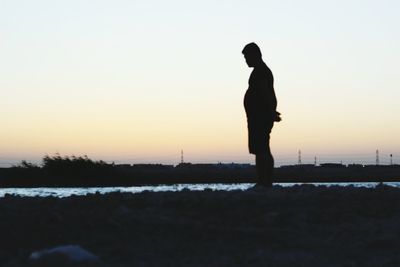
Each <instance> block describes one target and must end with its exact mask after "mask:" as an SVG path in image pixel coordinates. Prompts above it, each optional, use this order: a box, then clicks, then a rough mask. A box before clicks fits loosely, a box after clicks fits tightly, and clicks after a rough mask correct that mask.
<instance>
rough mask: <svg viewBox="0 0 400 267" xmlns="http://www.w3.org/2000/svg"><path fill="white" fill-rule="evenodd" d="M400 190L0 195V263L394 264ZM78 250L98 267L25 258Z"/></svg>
mask: <svg viewBox="0 0 400 267" xmlns="http://www.w3.org/2000/svg"><path fill="white" fill-rule="evenodd" d="M399 203H400V189H397V188H392V187H387V186H378V187H377V188H376V189H367V188H353V187H346V188H342V187H331V188H327V187H315V186H310V185H302V186H294V187H291V188H282V187H274V188H272V189H262V188H261V189H249V190H247V191H231V192H225V191H204V192H190V191H182V192H163V193H160V192H157V193H151V192H144V193H141V194H121V193H112V194H108V195H100V194H94V195H88V196H84V197H68V198H63V199H59V198H53V197H47V198H21V197H14V196H6V197H4V198H1V199H0V266H6V267H7V266H88V265H94V266H400V253H399V252H398V251H399V249H400V205H399ZM64 245H78V246H80V247H81V248H83V249H85V250H87V251H88V252H90V253H92V254H93V255H95V256H97V257H98V258H99V259H100V262H92V263H90V264H89V263H88V262H86V263H85V262H83V263H77V262H73V261H72V260H68V257H67V256H65V255H64V256H62V255H61V256H59V257H52V258H51V257H50V258H45V259H44V260H35V261H34V260H29V257H30V255H31V253H32V252H35V251H39V250H42V249H49V248H55V247H58V246H64Z"/></svg>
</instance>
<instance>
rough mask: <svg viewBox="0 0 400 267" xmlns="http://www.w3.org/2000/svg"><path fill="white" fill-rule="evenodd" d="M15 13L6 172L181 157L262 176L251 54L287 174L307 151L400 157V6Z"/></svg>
mask: <svg viewBox="0 0 400 267" xmlns="http://www.w3.org/2000/svg"><path fill="white" fill-rule="evenodd" d="M22 3H23V4H22ZM1 5H2V6H1V8H0V34H1V35H2V42H1V43H0V57H1V58H2V60H1V62H0V72H1V73H2V77H1V78H0V90H1V97H0V116H1V124H2V126H1V131H0V167H1V166H9V163H16V162H17V161H19V160H22V159H28V160H36V161H38V160H40V158H41V157H42V156H44V155H45V154H50V155H51V154H54V153H57V152H58V153H60V154H62V155H85V154H86V155H88V156H90V157H92V158H95V159H105V160H108V161H113V160H115V161H118V162H127V163H137V162H141V163H143V162H153V163H154V162H161V163H164V162H165V163H174V164H175V163H178V162H179V161H180V151H181V149H183V150H184V151H185V158H186V159H187V161H192V162H218V161H222V162H232V161H235V162H253V160H254V159H253V156H252V155H249V154H248V152H247V129H246V119H245V113H244V109H243V103H242V101H243V96H244V93H245V90H246V88H247V80H248V77H249V75H250V72H251V69H249V68H247V66H246V64H245V62H244V59H243V57H242V55H241V49H242V47H243V46H244V45H245V44H246V43H248V42H251V41H255V42H257V43H258V44H259V45H260V47H261V49H262V52H263V57H264V60H265V61H266V63H267V65H268V66H269V67H270V68H271V70H272V72H273V74H274V76H275V90H276V94H277V97H278V110H279V111H280V112H281V113H282V116H283V121H282V122H281V123H279V124H276V125H275V127H274V129H273V132H272V137H271V138H272V139H271V143H272V149H273V152H274V155H275V156H276V161H277V163H278V164H291V163H295V162H296V160H297V158H296V157H297V154H296V153H297V151H298V150H299V149H301V150H302V151H303V152H304V154H305V157H308V158H309V160H311V159H312V158H313V157H314V156H318V155H320V157H321V160H325V161H329V160H336V161H337V160H340V159H339V158H340V157H339V156H338V155H343V160H345V161H347V162H353V161H357V162H358V161H363V160H365V162H371V161H373V160H374V151H375V150H376V149H380V150H381V151H382V153H383V154H385V155H388V154H394V155H395V158H396V157H399V156H398V155H400V139H399V138H398V137H399V136H400V117H399V116H398V114H400V105H398V99H400V90H399V88H400V80H399V79H398V70H397V69H398V67H397V65H398V62H399V61H400V51H399V49H398V47H399V45H400V32H399V28H398V27H397V25H399V24H400V17H399V16H398V14H397V12H395V10H398V9H399V7H400V6H399V5H400V4H399V3H398V2H396V1H382V2H379V3H378V2H374V1H365V2H363V5H362V6H360V5H359V2H358V1H344V0H343V1H337V2H335V4H328V3H321V2H319V1H312V0H307V1H302V2H301V4H300V3H292V4H291V5H288V4H287V3H286V4H285V3H283V2H282V1H268V2H265V3H264V1H250V2H246V3H244V2H243V3H242V2H239V1H234V2H232V1H229V3H228V2H227V1H219V2H218V3H214V2H211V1H208V0H207V1H204V3H203V2H202V4H197V5H192V4H190V3H186V2H185V3H183V2H181V1H170V2H169V4H168V5H166V4H165V3H163V2H162V1H150V2H149V1H134V3H133V2H131V1H121V2H118V4H117V3H111V2H109V1H97V2H96V5H95V6H93V5H92V4H89V3H86V2H82V1H77V0H71V1H66V2H63V3H55V2H53V1H50V0H39V1H35V3H33V2H32V3H29V2H26V1H20V0H16V1H4V3H2V4H1ZM338 16H340V18H341V19H340V20H338V19H337V18H338ZM351 155H353V156H351ZM357 155H359V156H357ZM357 157H359V158H360V160H357ZM363 157H364V158H363ZM396 159H397V158H396ZM399 160H400V158H399Z"/></svg>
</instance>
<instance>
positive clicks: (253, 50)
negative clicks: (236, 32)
mask: <svg viewBox="0 0 400 267" xmlns="http://www.w3.org/2000/svg"><path fill="white" fill-rule="evenodd" d="M242 54H243V55H255V56H257V57H259V58H261V57H262V55H261V50H260V48H259V47H258V45H257V44H255V43H249V44H247V45H246V46H245V47H244V48H243V50H242Z"/></svg>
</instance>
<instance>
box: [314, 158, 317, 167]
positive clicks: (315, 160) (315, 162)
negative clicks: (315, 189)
mask: <svg viewBox="0 0 400 267" xmlns="http://www.w3.org/2000/svg"><path fill="white" fill-rule="evenodd" d="M314 166H317V156H315V157H314Z"/></svg>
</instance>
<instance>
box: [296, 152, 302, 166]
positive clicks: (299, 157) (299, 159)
mask: <svg viewBox="0 0 400 267" xmlns="http://www.w3.org/2000/svg"><path fill="white" fill-rule="evenodd" d="M297 164H299V165H301V150H299V156H298V161H297Z"/></svg>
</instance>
